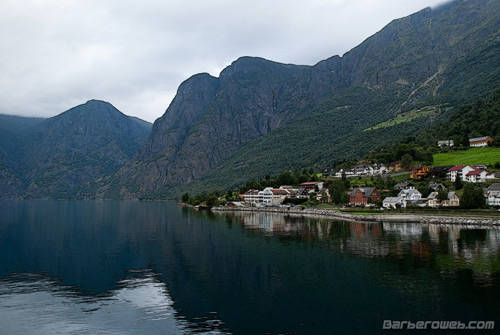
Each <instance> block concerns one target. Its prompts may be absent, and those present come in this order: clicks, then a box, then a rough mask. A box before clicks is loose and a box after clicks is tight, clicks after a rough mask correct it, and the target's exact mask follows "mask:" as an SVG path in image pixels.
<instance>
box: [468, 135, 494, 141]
mask: <svg viewBox="0 0 500 335" xmlns="http://www.w3.org/2000/svg"><path fill="white" fill-rule="evenodd" d="M489 138H490V136H482V137H476V138H470V139H469V142H481V141H486V140H487V139H489Z"/></svg>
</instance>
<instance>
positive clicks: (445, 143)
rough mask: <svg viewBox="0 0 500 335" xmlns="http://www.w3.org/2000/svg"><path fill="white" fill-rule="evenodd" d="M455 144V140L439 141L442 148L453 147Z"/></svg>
mask: <svg viewBox="0 0 500 335" xmlns="http://www.w3.org/2000/svg"><path fill="white" fill-rule="evenodd" d="M454 145H455V143H454V142H453V140H443V141H438V147H440V148H442V147H452V146H454Z"/></svg>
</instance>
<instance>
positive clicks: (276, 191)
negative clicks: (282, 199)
mask: <svg viewBox="0 0 500 335" xmlns="http://www.w3.org/2000/svg"><path fill="white" fill-rule="evenodd" d="M271 191H272V192H273V194H281V195H287V194H288V192H287V191H285V190H279V189H272V190H271Z"/></svg>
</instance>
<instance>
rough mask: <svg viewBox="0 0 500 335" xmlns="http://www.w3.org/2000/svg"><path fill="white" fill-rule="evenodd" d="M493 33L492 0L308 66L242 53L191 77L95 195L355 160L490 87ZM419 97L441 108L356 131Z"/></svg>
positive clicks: (223, 183) (172, 191) (419, 21)
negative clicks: (217, 70) (216, 71)
mask: <svg viewBox="0 0 500 335" xmlns="http://www.w3.org/2000/svg"><path fill="white" fill-rule="evenodd" d="M499 32H500V1H496V0H495V1H483V0H460V1H453V2H450V3H447V4H445V5H442V6H440V7H438V8H435V9H431V8H426V9H424V10H422V11H420V12H418V13H415V14H413V15H411V16H408V17H405V18H402V19H398V20H394V21H393V22H391V23H390V24H388V25H387V26H386V27H385V28H384V29H382V30H381V31H380V32H378V33H376V34H375V35H373V36H371V37H370V38H368V39H367V40H365V41H364V42H363V43H362V44H360V45H359V46H358V47H356V48H354V49H353V50H351V51H350V52H348V53H346V54H345V55H343V56H342V57H340V56H334V57H331V58H329V59H327V60H324V61H321V62H319V63H318V64H316V65H315V66H297V65H290V64H279V63H275V62H271V61H268V60H264V59H261V58H250V57H243V58H240V59H238V60H236V61H235V62H234V63H232V64H231V65H230V66H229V67H227V68H226V69H224V70H223V71H222V72H221V74H220V76H219V78H216V77H212V76H210V75H208V74H199V75H195V76H193V77H191V78H189V79H188V80H186V81H185V82H184V83H182V84H181V86H180V87H179V89H178V92H177V94H176V96H175V98H174V100H173V101H172V104H171V105H170V106H169V107H168V109H167V110H166V112H165V114H164V115H163V116H162V117H161V118H160V119H158V120H157V121H156V122H155V123H154V125H153V129H152V133H151V136H150V137H149V139H148V141H147V142H146V144H145V145H144V146H143V147H142V148H141V149H140V150H139V151H138V152H137V153H136V154H135V155H134V157H133V158H132V159H131V160H130V161H129V162H127V163H126V164H125V165H124V166H123V167H122V168H120V170H119V171H118V172H117V173H116V174H115V175H114V176H113V178H111V179H110V181H109V182H108V183H107V184H106V185H104V186H103V187H101V188H100V190H99V196H100V197H107V198H117V197H118V198H137V197H143V198H150V197H151V198H158V197H169V196H177V195H178V194H179V193H180V192H181V191H182V190H189V189H196V190H198V191H199V190H200V189H208V188H226V187H231V186H236V185H238V183H242V182H244V181H246V180H248V179H249V178H253V177H262V175H264V174H268V173H278V172H279V171H282V170H284V169H292V168H302V167H310V166H313V165H323V166H324V165H327V164H331V163H332V162H334V161H339V160H342V159H346V158H356V157H359V156H361V155H363V154H364V153H365V152H366V151H368V150H370V149H372V148H374V147H375V146H378V145H381V144H384V143H388V142H390V141H394V140H397V139H398V138H401V137H402V136H405V135H409V134H412V133H415V132H418V131H421V130H422V129H425V128H428V127H430V126H431V125H432V123H433V122H435V121H436V120H443V119H446V117H448V116H449V115H450V114H451V112H450V110H452V109H453V106H456V105H458V104H459V103H462V102H464V101H469V100H471V99H475V98H476V97H478V96H486V95H488V94H490V93H491V92H493V91H494V90H495V89H496V88H498V87H500V50H499V49H500V48H499V47H500V43H499V41H500V33H499ZM426 105H438V106H447V108H443V109H438V110H437V112H436V113H434V114H433V115H431V116H428V117H422V118H420V119H418V120H416V121H415V122H411V123H407V124H403V125H399V126H398V127H386V128H381V129H377V130H373V131H365V130H366V129H369V128H370V127H371V126H374V125H376V124H378V123H380V122H384V121H387V120H389V119H391V118H392V117H394V116H395V115H397V114H400V113H405V112H408V111H411V110H414V109H417V108H420V107H423V106H426Z"/></svg>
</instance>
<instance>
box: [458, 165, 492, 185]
mask: <svg viewBox="0 0 500 335" xmlns="http://www.w3.org/2000/svg"><path fill="white" fill-rule="evenodd" d="M493 177H494V176H493V175H492V174H490V173H488V172H486V171H484V170H481V169H478V168H476V170H474V171H471V172H469V173H467V175H466V176H465V181H467V182H469V183H484V182H486V181H487V180H489V179H492V178H493Z"/></svg>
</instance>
